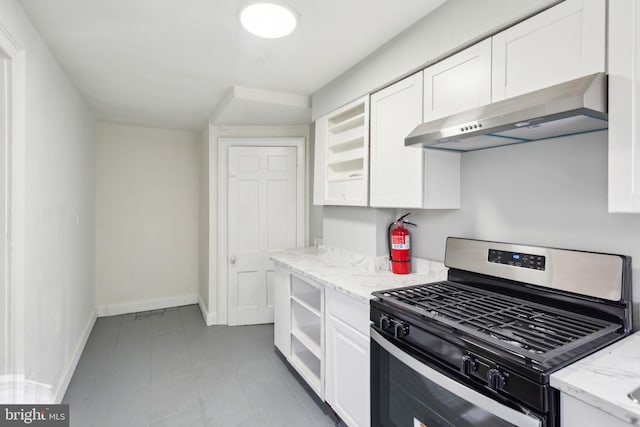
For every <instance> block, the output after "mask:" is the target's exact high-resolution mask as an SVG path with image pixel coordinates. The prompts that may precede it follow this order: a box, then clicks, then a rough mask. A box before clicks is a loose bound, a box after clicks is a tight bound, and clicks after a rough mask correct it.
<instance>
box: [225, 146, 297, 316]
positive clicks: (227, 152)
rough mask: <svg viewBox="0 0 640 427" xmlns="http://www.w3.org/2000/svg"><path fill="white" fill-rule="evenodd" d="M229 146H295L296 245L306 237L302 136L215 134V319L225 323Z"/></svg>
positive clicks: (227, 273)
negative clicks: (217, 136)
mask: <svg viewBox="0 0 640 427" xmlns="http://www.w3.org/2000/svg"><path fill="white" fill-rule="evenodd" d="M229 147H295V148H296V166H297V167H296V182H297V185H296V222H297V229H296V247H299V248H301V247H304V246H305V242H306V241H307V236H306V232H307V224H306V206H305V200H306V188H307V184H306V168H305V138H304V137H295V138H291V137H282V138H278V137H268V138H266V137H265V138H226V137H225V138H218V209H217V213H218V223H217V229H218V233H217V234H218V239H217V249H218V257H217V264H218V275H217V276H218V283H217V286H216V296H217V298H216V306H217V307H216V311H217V313H216V323H217V324H223V325H226V324H227V323H228V313H229V309H228V307H229V301H228V300H229V268H228V267H229V264H228V259H229V254H228V244H229V236H228V231H229V219H228V209H229V203H228V201H229V198H228V194H227V193H228V189H229V172H228V166H229Z"/></svg>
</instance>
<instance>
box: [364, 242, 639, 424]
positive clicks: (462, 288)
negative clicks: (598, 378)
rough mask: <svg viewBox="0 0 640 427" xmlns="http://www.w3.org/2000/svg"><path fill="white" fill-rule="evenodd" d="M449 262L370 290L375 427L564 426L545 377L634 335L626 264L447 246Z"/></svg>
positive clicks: (496, 246) (608, 258) (511, 248)
mask: <svg viewBox="0 0 640 427" xmlns="http://www.w3.org/2000/svg"><path fill="white" fill-rule="evenodd" d="M445 264H446V265H447V267H449V269H450V270H449V273H448V280H447V281H444V282H437V283H427V284H424V285H417V286H411V287H407V288H400V289H391V290H388V291H381V292H376V293H374V296H375V297H376V298H375V299H374V300H372V301H371V321H372V322H373V324H372V327H371V390H372V392H371V399H372V402H371V403H372V405H371V407H372V425H373V426H418V427H420V426H426V427H433V426H456V427H461V426H474V427H481V426H492V427H493V426H514V425H515V426H521V427H524V426H532V427H534V426H538V427H540V426H544V427H557V426H559V424H560V421H559V418H560V417H559V397H558V392H557V391H554V390H553V389H552V388H551V387H550V385H549V376H550V374H551V373H553V372H555V371H556V370H558V369H560V368H562V367H564V366H567V365H568V364H570V363H572V362H574V361H576V360H578V359H580V358H582V357H584V356H586V355H588V354H590V353H592V352H595V351H597V350H599V349H601V348H603V347H605V346H607V345H609V344H611V343H613V342H615V341H617V340H619V339H620V338H622V337H624V336H626V335H628V334H629V333H630V332H631V316H632V313H631V259H630V258H629V257H626V256H622V255H611V254H601V253H593V252H581V251H572V250H563V249H553V248H544V247H535V246H525V245H514V244H507V243H498V242H487V241H478V240H469V239H459V238H448V239H447V248H446V253H445Z"/></svg>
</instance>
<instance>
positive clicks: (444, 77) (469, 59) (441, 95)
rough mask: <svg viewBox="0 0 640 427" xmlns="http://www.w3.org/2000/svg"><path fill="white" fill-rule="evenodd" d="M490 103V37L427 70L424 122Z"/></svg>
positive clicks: (425, 71)
mask: <svg viewBox="0 0 640 427" xmlns="http://www.w3.org/2000/svg"><path fill="white" fill-rule="evenodd" d="M490 102H491V40H490V39H487V40H484V41H482V42H480V43H478V44H476V45H473V46H471V47H470V48H467V49H465V50H463V51H462V52H460V53H457V54H455V55H453V56H451V57H449V58H447V59H445V60H443V61H440V62H438V63H437V64H435V65H432V66H431V67H429V68H426V69H425V70H424V112H423V114H424V121H425V122H428V121H430V120H434V119H438V118H441V117H444V116H447V115H449V114H454V113H459V112H461V111H465V110H469V109H471V108H475V107H479V106H481V105H485V104H488V103H490Z"/></svg>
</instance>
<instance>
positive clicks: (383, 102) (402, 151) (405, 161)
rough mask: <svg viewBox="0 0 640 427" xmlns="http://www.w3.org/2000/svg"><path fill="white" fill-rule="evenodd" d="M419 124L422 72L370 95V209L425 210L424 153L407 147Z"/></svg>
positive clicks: (420, 117) (420, 118) (420, 120)
mask: <svg viewBox="0 0 640 427" xmlns="http://www.w3.org/2000/svg"><path fill="white" fill-rule="evenodd" d="M420 123H422V73H417V74H414V75H413V76H410V77H407V78H406V79H404V80H401V81H399V82H398V83H396V84H394V85H392V86H389V87H388V88H386V89H383V90H381V91H380V92H376V93H374V94H373V95H371V139H370V143H371V177H370V183H371V184H370V185H371V193H370V199H369V200H370V204H371V206H374V207H404V208H421V207H422V196H423V186H422V185H423V152H422V150H421V149H420V148H416V147H405V146H404V138H405V137H406V136H407V135H409V133H411V131H412V130H413V129H414V128H415V127H416V126H417V125H419V124H420Z"/></svg>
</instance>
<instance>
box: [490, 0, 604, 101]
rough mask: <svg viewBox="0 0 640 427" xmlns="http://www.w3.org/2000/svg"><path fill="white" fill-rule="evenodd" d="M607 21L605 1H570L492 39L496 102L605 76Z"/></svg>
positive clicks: (493, 97) (493, 84)
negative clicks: (601, 74) (555, 86)
mask: <svg viewBox="0 0 640 427" xmlns="http://www.w3.org/2000/svg"><path fill="white" fill-rule="evenodd" d="M614 3H615V2H614ZM605 17H606V1H605V0H566V1H564V2H562V3H560V4H558V5H557V6H554V7H552V8H550V9H547V10H546V11H544V12H541V13H539V14H537V15H535V16H533V17H531V18H529V19H527V20H525V21H522V22H521V23H519V24H516V25H514V26H513V27H510V28H508V29H506V30H504V31H502V32H500V33H498V34H496V35H495V36H493V38H492V44H493V47H492V55H493V58H492V62H493V65H492V85H491V87H492V95H491V100H492V102H495V101H499V100H502V99H506V98H511V97H513V96H517V95H521V94H523V93H527V92H532V91H535V90H538V89H542V88H544V87H548V86H552V85H554V84H558V83H562V82H564V81H568V80H572V79H575V78H578V77H582V76H585V75H588V74H593V73H597V72H604V71H605V40H606V38H605V30H606V28H605V26H606V22H605V19H606V18H605Z"/></svg>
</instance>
